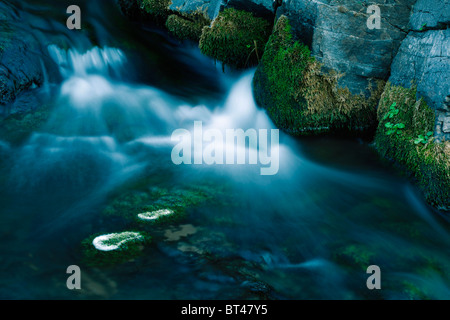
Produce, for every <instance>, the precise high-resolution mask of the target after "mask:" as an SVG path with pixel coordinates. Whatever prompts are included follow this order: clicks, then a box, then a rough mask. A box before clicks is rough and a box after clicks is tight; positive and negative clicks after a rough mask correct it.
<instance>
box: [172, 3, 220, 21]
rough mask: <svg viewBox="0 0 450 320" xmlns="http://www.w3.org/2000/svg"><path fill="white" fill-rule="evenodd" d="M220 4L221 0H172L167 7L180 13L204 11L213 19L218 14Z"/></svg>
mask: <svg viewBox="0 0 450 320" xmlns="http://www.w3.org/2000/svg"><path fill="white" fill-rule="evenodd" d="M221 5H222V1H221V0H172V4H171V5H170V6H169V9H170V10H174V11H178V12H181V13H193V12H196V11H204V12H206V14H207V15H208V17H209V18H210V19H211V20H214V19H215V18H216V17H217V16H218V15H219V10H220V7H221Z"/></svg>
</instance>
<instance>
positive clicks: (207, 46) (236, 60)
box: [199, 8, 271, 68]
mask: <svg viewBox="0 0 450 320" xmlns="http://www.w3.org/2000/svg"><path fill="white" fill-rule="evenodd" d="M270 27H271V26H270V24H269V22H267V21H266V20H264V19H262V18H257V17H255V16H253V14H252V13H250V12H245V11H240V10H235V9H231V8H230V9H225V10H224V11H222V12H221V13H220V14H219V16H218V17H217V18H216V19H215V20H214V22H213V23H212V26H211V27H205V28H204V29H203V33H202V36H201V38H200V44H199V46H200V50H201V51H202V53H204V54H206V55H208V56H210V57H213V58H215V59H217V60H219V61H222V62H223V63H224V64H225V65H230V66H233V67H237V68H244V67H248V66H252V65H255V64H257V63H258V62H259V59H260V58H261V56H262V53H263V51H264V45H265V43H266V41H267V39H268V37H269V34H270Z"/></svg>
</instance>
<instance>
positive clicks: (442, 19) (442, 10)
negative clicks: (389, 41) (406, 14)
mask: <svg viewBox="0 0 450 320" xmlns="http://www.w3.org/2000/svg"><path fill="white" fill-rule="evenodd" d="M449 6H450V0H418V1H417V3H416V4H415V5H414V8H413V13H412V15H411V20H410V26H411V29H412V30H415V31H420V30H427V29H444V28H445V26H449V25H450V9H449Z"/></svg>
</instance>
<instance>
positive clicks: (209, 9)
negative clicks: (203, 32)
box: [169, 0, 276, 21]
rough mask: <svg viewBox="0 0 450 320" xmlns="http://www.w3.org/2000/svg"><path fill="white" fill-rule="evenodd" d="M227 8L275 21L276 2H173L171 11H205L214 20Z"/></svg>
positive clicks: (193, 0) (260, 0)
mask: <svg viewBox="0 0 450 320" xmlns="http://www.w3.org/2000/svg"><path fill="white" fill-rule="evenodd" d="M227 8H234V9H237V10H244V11H248V12H252V13H253V14H254V15H255V16H258V17H263V18H266V19H267V20H271V21H273V19H274V17H275V8H276V5H275V0H172V4H171V5H170V6H169V9H171V10H174V11H178V12H184V13H191V12H195V11H197V10H201V11H205V12H206V13H207V15H208V16H209V18H210V19H211V20H214V19H215V18H216V17H217V16H218V15H219V12H220V11H223V10H225V9H227Z"/></svg>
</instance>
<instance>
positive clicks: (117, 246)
mask: <svg viewBox="0 0 450 320" xmlns="http://www.w3.org/2000/svg"><path fill="white" fill-rule="evenodd" d="M150 242H151V237H150V235H149V234H147V233H145V232H141V231H124V232H118V233H108V234H97V235H93V236H90V237H88V238H87V239H85V240H84V241H83V242H82V248H83V253H84V260H85V262H86V264H88V265H91V266H108V265H115V264H120V263H124V262H127V261H130V260H132V259H134V258H136V257H138V256H140V255H141V254H142V251H143V249H144V247H145V245H147V244H149V243H150Z"/></svg>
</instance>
